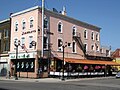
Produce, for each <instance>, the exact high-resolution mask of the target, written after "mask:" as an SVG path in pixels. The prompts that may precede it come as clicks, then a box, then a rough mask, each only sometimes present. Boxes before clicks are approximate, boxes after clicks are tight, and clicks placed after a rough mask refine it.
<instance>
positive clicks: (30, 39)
mask: <svg viewBox="0 0 120 90" xmlns="http://www.w3.org/2000/svg"><path fill="white" fill-rule="evenodd" d="M32 41H33V36H29V48H32V47H33V46H32Z"/></svg>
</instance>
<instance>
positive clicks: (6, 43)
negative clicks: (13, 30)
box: [3, 40, 9, 51]
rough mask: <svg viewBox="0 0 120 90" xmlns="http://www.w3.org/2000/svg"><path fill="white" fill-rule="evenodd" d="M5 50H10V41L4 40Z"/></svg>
mask: <svg viewBox="0 0 120 90" xmlns="http://www.w3.org/2000/svg"><path fill="white" fill-rule="evenodd" d="M3 51H9V41H8V40H4V44H3Z"/></svg>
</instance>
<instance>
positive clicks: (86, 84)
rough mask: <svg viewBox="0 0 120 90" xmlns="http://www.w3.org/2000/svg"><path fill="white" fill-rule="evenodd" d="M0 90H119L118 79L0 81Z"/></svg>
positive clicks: (119, 82)
mask: <svg viewBox="0 0 120 90" xmlns="http://www.w3.org/2000/svg"><path fill="white" fill-rule="evenodd" d="M0 90H120V79H115V78H109V79H93V80H92V79H90V80H89V79H88V80H79V81H78V80H77V81H60V82H52V83H50V82H49V83H48V82H26V81H9V80H0Z"/></svg>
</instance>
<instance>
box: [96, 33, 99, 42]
mask: <svg viewBox="0 0 120 90" xmlns="http://www.w3.org/2000/svg"><path fill="white" fill-rule="evenodd" d="M96 41H99V34H98V33H97V34H96Z"/></svg>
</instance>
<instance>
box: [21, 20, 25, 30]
mask: <svg viewBox="0 0 120 90" xmlns="http://www.w3.org/2000/svg"><path fill="white" fill-rule="evenodd" d="M25 27H26V22H25V21H24V20H23V22H22V29H23V30H24V29H25Z"/></svg>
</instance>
